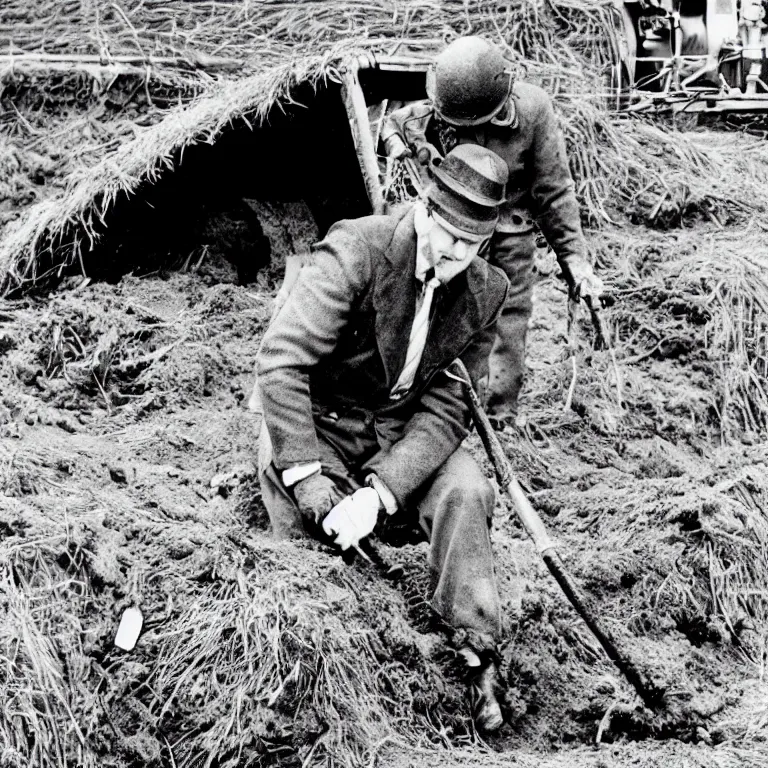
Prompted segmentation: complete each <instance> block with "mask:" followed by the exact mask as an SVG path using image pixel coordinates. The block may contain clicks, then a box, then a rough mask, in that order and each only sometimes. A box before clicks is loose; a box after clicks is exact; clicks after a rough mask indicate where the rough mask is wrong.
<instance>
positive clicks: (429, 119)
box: [382, 36, 603, 418]
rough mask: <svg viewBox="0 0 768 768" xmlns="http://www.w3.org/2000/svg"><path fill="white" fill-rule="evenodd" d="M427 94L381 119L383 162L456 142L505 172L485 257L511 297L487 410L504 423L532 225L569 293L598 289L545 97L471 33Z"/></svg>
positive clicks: (443, 61) (529, 285)
mask: <svg viewBox="0 0 768 768" xmlns="http://www.w3.org/2000/svg"><path fill="white" fill-rule="evenodd" d="M427 94H428V96H429V100H428V101H423V102H417V103H414V104H411V105H408V106H406V107H403V108H402V109H399V110H397V111H395V112H393V113H392V114H391V115H390V117H389V119H388V120H387V121H386V123H385V125H384V128H383V130H382V140H383V141H384V146H385V148H386V151H387V154H388V155H389V156H390V157H393V158H397V159H399V158H403V157H404V156H414V157H416V158H418V160H419V162H421V163H422V164H430V163H432V162H434V160H435V158H436V157H439V156H442V155H445V154H446V153H447V152H448V151H450V150H451V149H453V147H455V146H457V145H463V144H478V145H480V146H483V147H487V148H488V149H491V150H493V151H494V152H495V153H496V154H497V155H499V156H500V157H501V158H502V159H503V160H504V161H505V162H506V164H507V167H508V170H509V182H508V185H507V199H506V201H505V202H504V204H503V205H502V206H501V211H500V216H499V223H498V226H497V227H496V232H495V234H494V236H493V239H492V240H491V247H490V252H489V255H488V256H489V261H490V262H491V264H494V265H496V266H498V267H501V269H502V270H503V271H504V273H505V274H506V275H507V277H508V278H509V282H510V292H509V295H508V297H507V302H506V304H505V305H504V309H503V311H502V314H501V318H500V320H499V324H498V327H497V337H496V341H495V343H494V345H493V349H492V351H491V356H490V361H489V367H490V378H489V381H488V386H487V406H488V411H489V413H491V414H494V415H496V417H497V418H504V417H512V416H514V414H515V411H516V405H517V397H518V394H519V393H520V389H521V387H522V384H523V376H524V371H525V337H526V333H527V330H528V319H529V318H530V316H531V310H532V302H531V296H532V292H533V257H534V253H535V249H536V232H535V228H536V225H537V224H538V227H539V228H540V229H541V231H542V233H543V234H544V236H545V237H546V239H547V242H548V243H549V244H550V246H551V247H552V248H553V250H554V251H555V254H556V255H557V259H558V261H559V262H560V266H561V268H562V270H563V274H564V276H565V279H566V281H567V282H568V287H569V290H570V293H571V296H573V297H574V298H575V299H579V298H581V299H584V300H585V301H597V300H598V299H599V297H600V294H601V293H602V290H603V285H602V282H601V281H600V280H599V279H598V278H597V277H596V276H595V274H594V272H593V271H592V267H591V266H590V264H589V262H588V261H587V253H586V244H585V242H584V236H583V234H582V231H581V222H580V219H579V206H578V203H577V201H576V197H575V195H574V191H573V187H574V184H573V180H572V178H571V174H570V170H569V168H568V159H567V157H566V153H565V142H564V140H563V137H562V134H561V132H560V129H559V127H558V124H557V119H556V117H555V113H554V110H553V108H552V102H551V100H550V98H549V96H547V94H546V93H545V92H544V91H543V90H542V89H541V88H538V87H537V86H535V85H529V84H527V83H520V82H515V81H514V77H513V72H512V71H511V69H510V63H509V62H507V61H506V60H505V59H504V57H503V56H502V54H501V52H500V51H499V49H498V48H496V46H494V45H493V44H492V43H490V42H488V41H486V40H484V39H483V38H481V37H474V36H470V37H460V38H458V39H457V40H455V41H454V42H452V43H451V44H450V45H449V46H448V47H447V48H445V50H444V51H443V52H442V53H441V54H440V55H439V56H438V57H437V59H436V61H435V64H434V67H433V68H432V69H431V70H430V72H429V74H428V76H427Z"/></svg>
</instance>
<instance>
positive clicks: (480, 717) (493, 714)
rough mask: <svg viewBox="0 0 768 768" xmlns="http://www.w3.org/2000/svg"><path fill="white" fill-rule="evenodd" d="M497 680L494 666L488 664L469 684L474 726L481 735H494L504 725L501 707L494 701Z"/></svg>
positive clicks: (497, 676) (497, 674)
mask: <svg viewBox="0 0 768 768" xmlns="http://www.w3.org/2000/svg"><path fill="white" fill-rule="evenodd" d="M498 678H499V673H498V670H497V669H496V665H495V664H493V663H489V664H487V665H486V666H484V667H483V668H482V669H481V670H480V672H479V674H478V675H477V677H475V679H474V681H473V682H472V684H471V693H472V699H473V702H474V706H473V716H474V720H475V726H476V727H477V730H478V731H482V732H483V733H494V732H495V731H498V730H499V728H501V726H502V725H504V717H503V716H502V714H501V707H500V706H499V702H498V700H497V699H496V686H497V684H498Z"/></svg>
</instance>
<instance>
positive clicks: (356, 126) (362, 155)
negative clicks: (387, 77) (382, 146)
mask: <svg viewBox="0 0 768 768" xmlns="http://www.w3.org/2000/svg"><path fill="white" fill-rule="evenodd" d="M357 72H358V68H357V66H355V65H350V66H349V67H348V68H347V69H345V70H344V72H343V73H342V84H341V93H342V98H343V99H344V108H345V109H346V111H347V117H348V118H349V127H350V130H351V131H352V140H353V141H354V143H355V151H356V152H357V161H358V163H359V164H360V171H361V172H362V174H363V182H364V183H365V190H366V192H367V193H368V200H369V201H370V203H371V209H372V210H373V212H374V213H384V196H383V194H382V191H381V182H380V181H379V162H378V160H377V159H376V147H374V146H373V135H372V132H371V124H370V121H369V120H368V107H367V105H366V103H365V95H364V94H363V89H362V88H361V87H360V80H359V78H358V76H357Z"/></svg>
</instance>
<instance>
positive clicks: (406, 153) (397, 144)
mask: <svg viewBox="0 0 768 768" xmlns="http://www.w3.org/2000/svg"><path fill="white" fill-rule="evenodd" d="M384 150H385V151H386V153H387V157H391V158H392V159H393V160H402V159H403V158H404V157H411V156H412V155H413V152H411V150H410V149H408V147H407V145H406V143H405V142H404V141H403V140H402V139H401V138H400V137H399V136H398V135H397V134H396V133H393V134H392V135H391V136H389V137H388V138H387V139H386V141H385V142H384Z"/></svg>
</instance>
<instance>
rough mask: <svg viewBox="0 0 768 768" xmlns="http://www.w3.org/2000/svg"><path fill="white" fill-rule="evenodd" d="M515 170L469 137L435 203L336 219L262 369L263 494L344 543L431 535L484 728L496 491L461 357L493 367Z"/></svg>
mask: <svg viewBox="0 0 768 768" xmlns="http://www.w3.org/2000/svg"><path fill="white" fill-rule="evenodd" d="M506 181H507V168H506V164H505V163H504V162H503V161H502V160H501V159H500V158H499V157H497V156H496V155H495V154H494V153H493V152H491V151H490V150H487V149H485V148H483V147H479V146H475V145H473V146H461V147H457V148H456V149H455V150H453V151H452V152H449V153H448V154H447V155H446V157H445V159H444V160H442V162H438V163H435V164H434V166H433V168H432V183H431V184H430V186H429V187H428V189H427V190H426V192H425V197H424V199H422V200H419V201H417V202H416V203H414V204H412V205H411V206H409V207H407V208H404V209H403V210H400V211H399V212H397V213H393V214H391V215H386V216H367V217H364V218H361V219H357V220H344V221H340V222H338V223H337V224H335V225H334V226H333V227H332V228H331V229H330V231H329V232H328V234H327V236H326V237H325V239H324V240H322V241H321V242H320V243H318V244H317V245H315V246H314V248H313V251H312V254H311V257H310V260H309V263H307V264H305V266H303V267H302V269H301V273H300V275H299V278H298V280H297V282H296V284H295V285H294V287H293V289H292V291H291V293H290V295H289V297H288V299H287V301H286V303H285V304H284V305H283V306H282V308H281V309H280V310H279V312H278V313H277V315H276V316H275V317H274V319H273V320H272V323H271V325H270V327H269V328H268V330H267V332H266V334H265V336H264V339H263V342H262V345H261V349H260V351H259V355H258V361H257V371H258V381H259V388H260V392H261V401H262V408H263V413H264V427H266V429H264V428H262V435H261V441H262V444H261V447H260V448H261V451H260V453H261V457H260V479H261V486H262V495H263V499H264V503H265V506H266V508H267V511H268V513H269V516H270V520H271V523H272V526H273V529H274V532H275V533H276V535H278V536H282V537H284V536H292V535H296V534H297V533H300V532H301V531H302V529H306V530H308V531H310V532H311V533H313V534H314V535H316V536H317V537H318V538H323V537H326V540H327V541H331V542H333V543H334V544H335V546H337V547H340V548H342V549H347V548H349V547H356V546H357V545H358V544H359V542H360V541H361V540H362V539H364V538H365V537H367V536H368V535H370V534H371V533H372V532H373V531H374V530H379V531H381V530H382V529H384V530H385V529H386V528H387V527H388V526H389V525H393V524H394V521H397V522H398V524H402V523H403V522H404V521H405V522H406V523H408V524H410V525H411V526H413V528H415V529H418V530H420V531H421V532H422V534H423V535H424V536H425V537H426V538H428V539H429V541H430V543H431V546H430V555H429V567H430V574H431V576H432V584H433V588H434V592H433V595H432V599H431V604H432V606H433V608H434V609H435V610H436V612H437V613H438V614H439V615H440V617H442V619H443V620H444V621H445V622H446V624H447V625H448V626H449V627H452V628H453V630H454V639H455V640H456V642H458V644H459V646H460V651H461V653H462V655H463V656H464V658H465V660H466V661H467V663H468V666H469V667H471V680H470V683H471V686H472V691H473V693H474V696H475V719H476V722H477V724H478V727H480V728H482V729H484V730H487V731H491V730H495V729H497V728H499V727H500V726H501V724H502V715H501V711H500V708H499V705H498V702H497V700H496V696H495V687H496V683H497V674H498V673H497V669H496V664H495V651H494V649H495V646H496V643H497V642H498V639H499V634H500V631H501V616H500V606H499V595H498V590H497V585H496V577H495V574H494V564H493V557H492V552H491V542H490V525H491V519H492V515H493V508H494V503H495V492H494V490H493V487H492V486H491V484H490V482H489V481H488V479H487V478H486V477H485V475H484V473H483V471H482V470H481V468H480V467H479V466H478V464H477V463H476V462H475V460H474V459H473V458H472V456H471V455H470V454H469V453H468V452H467V451H465V450H464V449H463V448H462V447H461V443H462V441H463V440H464V438H465V437H466V435H467V433H468V426H469V411H468V407H467V404H466V402H465V399H464V397H463V391H462V384H461V381H460V380H459V379H458V378H457V376H456V375H455V374H454V373H452V372H451V365H452V363H453V361H454V360H455V359H456V358H461V360H462V361H463V362H464V364H465V365H466V367H467V369H468V370H469V372H470V375H471V376H472V377H473V378H474V379H478V378H481V377H482V376H484V375H485V370H486V365H487V358H488V353H489V352H490V348H491V344H492V342H493V338H494V333H495V324H496V319H497V317H498V315H499V313H500V311H501V308H502V306H503V304H504V300H505V298H506V294H507V285H508V284H507V280H506V278H505V277H504V275H503V273H502V272H501V271H500V270H498V269H496V268H495V267H491V266H489V265H488V263H487V262H486V261H485V260H484V259H483V258H482V255H483V254H484V252H485V251H486V249H487V247H488V243H489V240H490V238H491V236H492V234H493V232H494V229H495V227H496V223H497V219H498V208H499V205H500V204H501V202H502V201H503V200H504V198H505V184H506Z"/></svg>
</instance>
